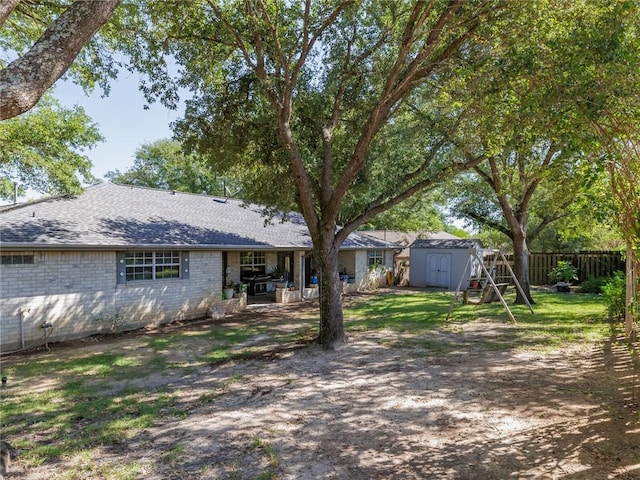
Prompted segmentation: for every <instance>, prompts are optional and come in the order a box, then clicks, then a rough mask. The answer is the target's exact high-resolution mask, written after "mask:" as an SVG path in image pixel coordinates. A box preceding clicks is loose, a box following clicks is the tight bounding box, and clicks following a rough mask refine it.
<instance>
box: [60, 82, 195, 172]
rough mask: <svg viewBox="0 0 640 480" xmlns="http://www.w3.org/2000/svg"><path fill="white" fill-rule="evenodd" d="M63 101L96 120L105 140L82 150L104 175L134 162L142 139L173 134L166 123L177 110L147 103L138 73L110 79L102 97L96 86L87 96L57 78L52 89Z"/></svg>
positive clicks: (166, 136)
mask: <svg viewBox="0 0 640 480" xmlns="http://www.w3.org/2000/svg"><path fill="white" fill-rule="evenodd" d="M53 95H54V97H56V98H57V99H58V100H59V101H60V103H62V105H64V106H67V107H71V106H73V105H80V106H82V107H84V109H85V111H86V112H87V114H88V115H89V116H90V117H91V118H92V119H93V121H94V122H95V123H97V124H98V126H99V129H100V132H101V133H102V136H103V137H105V141H104V142H102V143H99V144H98V146H97V147H96V148H94V149H92V150H88V151H85V152H84V153H85V154H86V155H87V156H88V157H89V158H90V159H91V162H92V163H93V169H92V172H93V174H94V175H95V176H96V177H98V178H103V177H104V175H105V173H107V172H108V171H109V170H115V169H119V170H120V171H124V170H126V169H128V168H129V167H131V166H132V165H133V160H134V156H135V151H136V150H137V149H138V148H139V147H140V146H141V145H142V144H144V143H150V142H154V141H155V140H159V139H161V138H170V137H171V135H172V132H171V130H170V129H169V124H170V123H171V122H172V121H174V120H176V119H178V118H179V116H180V115H181V114H182V112H181V111H180V112H179V111H172V110H168V109H166V108H164V107H163V106H162V105H160V104H158V103H154V104H151V105H149V110H145V109H144V108H143V106H144V105H145V104H146V102H145V101H144V98H143V95H142V93H141V92H140V91H139V90H138V77H137V75H131V74H128V75H121V76H119V77H118V79H117V80H114V81H112V82H111V92H110V93H109V96H108V97H104V98H102V91H101V90H100V89H96V90H95V91H94V92H93V93H91V94H90V95H89V96H87V95H85V93H84V92H83V91H82V88H80V87H78V86H77V85H75V84H74V83H72V82H71V81H63V80H59V81H58V82H56V84H55V90H54V91H53Z"/></svg>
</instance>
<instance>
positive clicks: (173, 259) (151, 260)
mask: <svg viewBox="0 0 640 480" xmlns="http://www.w3.org/2000/svg"><path fill="white" fill-rule="evenodd" d="M180 259H181V255H180V252H179V251H178V250H158V251H147V250H145V251H133V252H127V253H126V255H125V278H126V281H127V282H146V281H154V280H178V279H180V278H181V277H182V267H181V266H182V262H181V261H180ZM136 270H137V271H136ZM172 271H177V275H175V274H174V273H171V272H172ZM164 272H169V275H167V276H165V274H164ZM149 274H150V275H149Z"/></svg>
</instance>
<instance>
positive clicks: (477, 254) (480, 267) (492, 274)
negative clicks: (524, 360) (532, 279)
mask: <svg viewBox="0 0 640 480" xmlns="http://www.w3.org/2000/svg"><path fill="white" fill-rule="evenodd" d="M485 255H492V258H491V261H490V262H489V264H488V265H487V264H485V261H484V257H485ZM498 261H501V262H502V264H503V265H505V266H506V267H507V270H508V272H509V277H507V279H508V280H512V281H513V284H514V285H515V286H516V288H517V289H518V292H520V295H521V296H522V298H524V301H525V302H526V304H527V306H528V307H529V310H530V311H531V313H533V307H532V306H531V303H530V302H529V299H528V298H527V296H526V295H525V293H524V290H522V286H521V285H520V282H518V279H517V278H516V275H515V274H514V273H513V270H512V268H511V265H509V262H508V261H507V259H506V258H505V256H504V254H503V253H502V251H501V250H499V249H492V248H482V249H478V248H474V247H472V248H470V249H469V256H468V258H467V264H466V265H465V267H464V270H463V271H462V275H461V276H460V281H459V282H458V286H457V288H456V292H455V295H454V296H453V298H452V299H451V305H450V306H449V313H447V320H449V318H450V317H451V312H452V311H453V307H454V305H455V303H456V302H457V300H458V295H459V294H460V291H461V290H460V289H461V287H462V284H463V283H464V281H465V279H468V282H469V287H468V288H466V289H464V290H463V291H462V295H463V303H464V304H465V305H466V304H474V305H482V304H484V303H491V302H493V301H496V300H499V301H500V303H502V306H503V307H504V308H505V310H506V311H507V315H508V316H509V319H510V320H511V323H513V324H515V323H516V319H515V317H514V316H513V313H512V312H511V309H510V308H509V305H507V302H506V301H505V299H504V293H505V292H506V291H507V287H508V286H509V285H510V283H509V282H508V281H507V282H502V281H500V282H497V281H496V270H497V264H498ZM467 272H468V273H467ZM500 280H502V279H500ZM473 298H477V299H478V300H477V301H474V300H473Z"/></svg>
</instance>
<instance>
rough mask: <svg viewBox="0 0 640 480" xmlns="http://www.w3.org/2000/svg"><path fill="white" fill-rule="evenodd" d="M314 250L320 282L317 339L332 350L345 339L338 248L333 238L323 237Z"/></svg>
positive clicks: (326, 348)
mask: <svg viewBox="0 0 640 480" xmlns="http://www.w3.org/2000/svg"><path fill="white" fill-rule="evenodd" d="M314 250H315V252H314V258H315V261H316V265H317V266H318V278H319V283H320V285H319V288H320V292H319V295H320V335H319V338H318V341H319V343H320V344H322V346H323V347H324V348H325V350H333V349H335V348H336V346H339V344H341V343H344V341H345V337H344V320H343V319H344V317H343V314H342V284H341V282H340V273H339V271H338V248H337V247H335V245H334V244H333V239H330V240H329V239H325V240H324V241H323V242H322V245H320V248H318V247H316V248H315V249H314Z"/></svg>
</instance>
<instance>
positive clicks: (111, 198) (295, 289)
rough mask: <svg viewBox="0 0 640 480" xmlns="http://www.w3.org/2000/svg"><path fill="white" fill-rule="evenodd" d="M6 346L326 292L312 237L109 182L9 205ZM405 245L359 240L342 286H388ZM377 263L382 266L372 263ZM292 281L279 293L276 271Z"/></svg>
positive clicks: (343, 263) (3, 313) (346, 247)
mask: <svg viewBox="0 0 640 480" xmlns="http://www.w3.org/2000/svg"><path fill="white" fill-rule="evenodd" d="M0 226H1V230H0V254H1V260H2V261H1V264H0V300H1V304H0V350H1V351H2V352H7V351H10V350H15V349H21V348H25V347H29V346H33V345H38V344H42V343H44V342H45V341H59V340H65V339H71V338H79V337H83V336H88V335H92V334H95V333H100V332H109V331H115V330H117V331H121V330H128V329H134V328H139V327H141V326H147V325H154V324H161V323H166V322H171V321H175V320H189V319H195V318H202V317H205V316H214V317H219V316H222V315H224V314H225V313H227V312H229V311H234V310H238V309H242V308H244V307H245V306H246V298H247V296H246V295H242V294H241V295H237V297H238V298H233V299H224V297H223V289H224V287H225V285H227V284H229V283H231V282H233V283H236V284H239V283H245V284H248V286H249V293H250V295H251V296H253V295H259V294H260V293H264V292H266V291H271V292H274V291H275V294H276V298H277V301H279V302H283V303H286V302H290V301H297V300H301V299H304V298H308V297H312V296H313V295H314V294H317V290H316V289H315V288H313V287H315V285H313V282H312V273H313V261H312V258H311V255H310V253H311V238H310V235H309V231H308V229H307V227H306V224H305V222H304V219H303V218H302V216H301V215H299V214H296V213H289V214H288V215H286V216H284V217H282V218H274V219H272V220H270V221H269V220H267V219H266V218H265V217H264V216H263V215H262V208H261V207H260V206H256V205H244V204H243V203H242V202H241V201H238V200H232V199H220V198H215V197H210V196H205V195H196V194H189V193H180V192H173V191H166V190H156V189H149V188H142V187H131V186H123V185H115V184H111V183H103V184H100V185H96V186H93V187H89V188H87V189H86V190H85V191H84V193H82V194H81V195H79V196H77V197H51V198H45V199H41V200H38V201H35V202H30V203H25V204H18V205H13V206H8V207H3V208H2V209H0ZM397 249H398V246H397V245H394V244H392V243H390V242H386V241H383V240H378V239H375V238H373V237H369V236H367V235H363V234H359V233H354V234H352V235H351V236H349V238H348V239H347V241H345V243H344V244H343V246H342V249H341V250H340V253H339V264H340V269H341V271H343V272H344V273H345V274H346V276H345V279H347V278H348V281H347V282H345V284H344V287H345V289H347V290H356V289H359V288H364V287H366V286H370V285H371V284H372V282H373V283H375V282H383V281H385V280H386V275H383V274H382V273H383V271H382V270H383V269H381V268H375V266H376V265H383V266H386V267H387V268H388V269H392V268H393V253H394V251H396V250H397ZM370 265H371V266H374V267H370ZM276 267H278V268H277V271H278V272H279V273H278V276H282V277H285V278H284V280H286V282H285V283H283V284H280V285H279V286H280V287H282V288H276V283H275V280H276V278H275V277H272V276H270V273H271V272H275V271H276Z"/></svg>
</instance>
